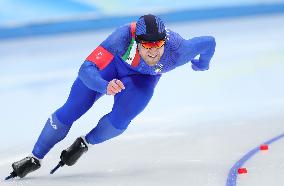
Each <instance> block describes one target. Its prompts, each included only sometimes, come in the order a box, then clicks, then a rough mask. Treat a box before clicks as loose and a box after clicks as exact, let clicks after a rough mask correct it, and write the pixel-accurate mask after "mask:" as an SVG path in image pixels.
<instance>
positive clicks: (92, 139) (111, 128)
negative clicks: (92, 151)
mask: <svg viewBox="0 0 284 186" xmlns="http://www.w3.org/2000/svg"><path fill="white" fill-rule="evenodd" d="M127 126H128V125H127ZM127 126H126V127H125V128H123V127H122V126H119V127H117V126H116V125H114V123H113V122H111V120H110V117H109V114H107V115H105V116H104V117H102V118H101V119H100V121H99V123H98V125H97V126H96V127H95V128H94V129H93V130H92V131H91V132H89V133H88V134H87V135H86V141H87V142H88V143H90V144H98V143H101V142H104V141H106V140H109V139H111V138H114V137H116V136H118V135H120V134H122V133H123V132H124V131H125V130H126V128H127Z"/></svg>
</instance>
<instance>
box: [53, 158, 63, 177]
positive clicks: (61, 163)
mask: <svg viewBox="0 0 284 186" xmlns="http://www.w3.org/2000/svg"><path fill="white" fill-rule="evenodd" d="M63 165H64V163H63V162H61V161H60V162H59V163H58V164H57V165H56V167H54V169H52V170H51V171H50V174H53V173H54V172H55V171H57V169H59V167H62V166H63Z"/></svg>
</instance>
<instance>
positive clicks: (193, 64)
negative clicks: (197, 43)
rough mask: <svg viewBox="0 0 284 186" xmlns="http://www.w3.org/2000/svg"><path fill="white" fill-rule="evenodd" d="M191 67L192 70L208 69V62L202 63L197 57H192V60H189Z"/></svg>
mask: <svg viewBox="0 0 284 186" xmlns="http://www.w3.org/2000/svg"><path fill="white" fill-rule="evenodd" d="M191 68H192V69H193V70H194V71H205V70H208V69H209V64H207V63H202V62H201V61H199V60H198V59H193V60H191Z"/></svg>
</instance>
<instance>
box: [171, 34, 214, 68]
mask: <svg viewBox="0 0 284 186" xmlns="http://www.w3.org/2000/svg"><path fill="white" fill-rule="evenodd" d="M176 37H177V39H176V40H177V41H178V43H179V45H178V47H177V48H176V50H175V51H174V55H175V56H176V57H177V61H176V64H177V66H181V65H184V64H185V63H188V62H189V61H191V62H192V64H193V69H194V66H195V67H197V68H198V69H194V70H207V69H208V68H209V62H210V60H211V58H212V56H213V55H214V52H215V46H216V43H215V38H214V37H212V36H202V37H194V38H192V39H188V40H186V39H183V38H182V37H180V36H179V35H178V36H176ZM198 55H199V58H196V57H197V56H198ZM195 58H196V59H195Z"/></svg>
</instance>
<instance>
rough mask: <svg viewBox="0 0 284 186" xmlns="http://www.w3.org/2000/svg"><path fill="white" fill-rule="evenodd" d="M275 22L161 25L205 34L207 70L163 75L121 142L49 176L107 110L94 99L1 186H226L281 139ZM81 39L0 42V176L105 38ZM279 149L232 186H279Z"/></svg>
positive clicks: (283, 76)
mask: <svg viewBox="0 0 284 186" xmlns="http://www.w3.org/2000/svg"><path fill="white" fill-rule="evenodd" d="M283 19H284V16H283V15H275V16H266V17H250V18H239V19H224V20H216V21H209V22H200V23H187V22H184V23H179V24H171V25H167V26H168V27H169V28H171V29H173V30H174V31H176V32H178V33H180V34H181V35H182V36H183V37H185V38H187V37H194V36H201V35H213V36H215V38H216V41H217V48H216V55H215V56H214V58H213V60H212V65H211V69H210V70H209V71H206V72H194V71H192V70H191V67H190V65H189V64H188V65H185V66H183V67H180V68H177V69H175V70H174V71H172V72H170V73H168V74H165V75H164V76H163V78H162V79H161V81H160V83H159V84H158V86H157V88H156V92H155V95H154V97H153V98H152V101H151V103H150V104H149V106H148V107H147V108H146V109H145V111H144V112H143V113H142V114H141V115H139V116H138V117H137V118H136V119H135V120H134V121H133V122H132V124H131V125H130V127H129V129H128V130H127V131H126V133H124V134H123V135H122V136H119V137H118V138H115V139H113V140H110V141H108V142H106V143H103V144H100V145H97V146H94V147H92V148H91V149H90V150H89V152H88V153H87V154H86V155H85V156H84V157H82V160H80V161H79V162H78V163H77V164H76V165H75V166H73V167H70V168H69V167H63V168H61V169H59V170H58V172H56V173H55V174H54V175H52V176H50V175H49V171H50V170H51V169H52V168H53V167H54V166H55V165H56V164H57V163H58V160H59V155H60V152H61V150H62V149H63V148H66V147H67V146H69V145H70V144H71V143H72V142H73V140H74V139H75V138H76V137H77V136H79V135H82V134H85V133H87V132H88V131H89V130H91V129H92V128H93V127H94V126H95V125H96V123H97V121H98V120H99V118H100V117H101V116H103V115H104V114H106V113H107V112H109V111H110V109H111V105H112V97H111V96H105V97H103V98H101V99H100V100H99V101H98V102H97V103H96V104H95V105H94V106H93V108H92V109H91V110H90V111H89V112H88V113H87V114H86V115H84V116H83V117H82V118H80V119H79V120H78V121H77V122H76V123H75V124H74V126H73V128H72V129H71V132H70V134H69V135H68V136H67V137H66V139H65V140H64V141H63V142H61V143H59V144H58V145H57V146H56V147H55V148H54V149H52V151H51V152H50V153H49V154H48V155H47V156H46V159H45V160H44V161H43V167H42V168H41V169H40V170H39V171H37V172H35V173H33V174H30V176H28V177H26V178H24V179H22V180H18V179H16V180H12V181H6V182H4V181H0V185H7V186H8V185H41V186H44V185H61V186H62V185H68V186H73V185H102V186H104V185H122V186H125V185H129V186H130V185H131V186H132V185H141V186H142V185H143V186H144V185H163V186H167V185H193V186H204V185H208V186H220V185H226V179H227V176H228V173H229V170H230V168H231V167H232V166H233V165H234V163H235V162H236V161H238V160H239V159H240V158H241V157H242V156H243V155H244V154H245V153H247V152H248V151H250V150H251V149H253V148H254V147H256V146H258V145H260V144H261V143H262V142H264V141H267V140H269V139H271V138H273V137H275V136H277V135H279V134H282V133H283V131H284V126H283V119H284V116H283V110H284V88H283V82H282V81H283V80H284V73H283V67H284V63H283V61H284V52H283V51H284V42H282V41H283V38H284V22H283ZM111 31H112V30H104V31H100V32H86V33H77V34H66V35H58V36H49V37H38V38H29V39H17V40H10V41H2V42H0V103H1V104H0V113H1V132H0V136H1V142H0V143H1V144H0V146H1V148H0V175H1V176H2V177H3V179H4V177H6V176H7V175H8V174H9V172H10V171H11V167H10V166H11V163H12V162H13V161H16V160H18V159H19V158H22V157H24V156H25V155H26V154H29V153H30V151H31V149H32V147H33V144H34V142H35V140H36V139H37V137H38V135H39V133H40V131H41V129H42V127H43V125H44V123H45V120H46V119H47V118H48V116H49V115H50V114H51V113H52V112H53V111H54V110H55V109H57V108H58V107H60V106H61V105H62V104H63V103H64V102H65V100H66V98H67V96H68V93H69V90H70V87H71V85H72V83H73V80H74V79H75V78H76V75H77V71H78V68H79V67H80V65H81V63H82V62H83V60H84V59H85V57H86V56H88V54H89V53H90V52H91V51H92V50H93V49H94V48H95V47H96V46H97V45H98V44H99V43H100V42H101V41H102V40H103V39H104V38H105V37H106V36H107V35H108V34H109V33H110V32H111ZM282 144H283V141H282V140H279V141H276V142H275V143H273V144H272V145H271V147H270V148H269V151H268V152H267V153H258V154H256V155H255V156H253V157H252V158H251V159H250V160H249V161H248V162H247V163H246V164H245V166H246V167H247V169H248V174H247V175H246V176H243V175H242V176H239V177H238V180H237V185H242V186H243V185H250V186H251V185H258V186H266V185H273V186H278V185H279V186H280V185H283V184H282V183H283V182H284V178H283V176H281V175H282V174H283V171H284V168H283V163H282V161H281V160H283V158H282V157H283V151H284V149H283V145H282Z"/></svg>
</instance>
